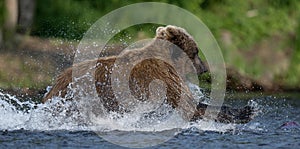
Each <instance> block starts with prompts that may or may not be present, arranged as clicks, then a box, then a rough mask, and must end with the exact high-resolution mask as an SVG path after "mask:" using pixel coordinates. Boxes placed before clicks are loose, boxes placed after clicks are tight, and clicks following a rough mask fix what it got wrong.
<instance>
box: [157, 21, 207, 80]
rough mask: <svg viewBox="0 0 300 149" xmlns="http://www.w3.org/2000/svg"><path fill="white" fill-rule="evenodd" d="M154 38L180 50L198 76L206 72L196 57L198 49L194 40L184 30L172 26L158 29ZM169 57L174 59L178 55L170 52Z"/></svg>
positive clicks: (178, 55)
mask: <svg viewBox="0 0 300 149" xmlns="http://www.w3.org/2000/svg"><path fill="white" fill-rule="evenodd" d="M155 38H157V39H162V40H168V41H169V42H171V43H173V44H175V45H177V46H178V47H179V48H180V49H182V50H183V52H185V54H186V55H187V56H188V57H189V58H190V60H191V61H192V62H193V64H194V67H195V69H196V71H197V74H198V75H200V74H202V73H205V72H207V67H206V66H205V64H204V63H203V62H202V61H201V59H200V58H199V56H198V52H199V49H198V47H197V44H196V42H195V40H194V39H193V37H192V36H191V35H190V34H188V33H187V31H186V30H185V29H183V28H180V27H177V26H173V25H168V26H166V27H158V28H157V29H156V36H155ZM171 56H172V57H173V58H176V57H180V54H179V53H175V52H172V51H171Z"/></svg>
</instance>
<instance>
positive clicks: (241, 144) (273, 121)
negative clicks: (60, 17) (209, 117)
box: [0, 91, 300, 149]
mask: <svg viewBox="0 0 300 149" xmlns="http://www.w3.org/2000/svg"><path fill="white" fill-rule="evenodd" d="M299 97H300V96H298V95H296V96H294V95H293V96H292V95H285V96H275V95H274V96H263V95H261V96H260V97H257V96H255V95H253V96H247V97H244V99H240V98H239V97H233V98H231V99H226V100H225V103H226V104H229V105H232V106H234V107H243V106H245V105H246V104H247V103H248V101H250V100H252V103H253V102H254V103H256V106H257V107H258V108H259V109H260V112H259V113H258V115H257V116H256V117H255V118H254V120H252V121H250V122H249V123H247V124H221V123H216V122H212V121H198V122H195V123H183V122H182V120H180V119H179V118H178V117H176V114H175V116H174V118H172V116H171V117H170V118H169V120H168V121H166V122H161V123H155V124H154V125H152V124H153V123H151V122H150V123H149V124H148V125H139V126H137V125H134V126H133V125H132V124H133V123H134V122H136V121H135V119H134V118H132V115H130V116H128V117H126V116H125V118H120V119H118V121H117V122H114V121H110V120H109V118H108V119H107V118H103V119H101V120H98V121H97V122H99V123H101V129H97V131H95V129H93V125H87V124H86V123H85V122H82V117H80V115H78V113H76V112H74V113H72V114H69V115H68V110H66V109H67V108H72V107H73V106H74V103H71V102H70V103H67V104H66V103H64V104H65V105H63V106H65V107H67V108H61V109H56V108H55V107H57V104H58V103H59V102H56V103H55V102H53V103H46V104H39V103H34V102H31V101H30V100H29V101H26V102H25V101H22V102H21V101H20V99H17V98H16V97H15V96H13V95H10V94H5V93H3V92H2V91H0V148H60V147H64V148H101V149H102V148H125V147H146V148H221V147H222V148H258V147H259V148H299V147H300V129H299V126H297V124H299V123H300V98H299ZM237 98H238V99H237ZM58 100H59V99H58ZM54 101H55V100H54ZM49 107H51V108H49ZM57 111H59V112H57ZM286 122H291V123H293V124H294V125H289V126H282V125H283V124H284V123H286ZM97 126H99V125H97Z"/></svg>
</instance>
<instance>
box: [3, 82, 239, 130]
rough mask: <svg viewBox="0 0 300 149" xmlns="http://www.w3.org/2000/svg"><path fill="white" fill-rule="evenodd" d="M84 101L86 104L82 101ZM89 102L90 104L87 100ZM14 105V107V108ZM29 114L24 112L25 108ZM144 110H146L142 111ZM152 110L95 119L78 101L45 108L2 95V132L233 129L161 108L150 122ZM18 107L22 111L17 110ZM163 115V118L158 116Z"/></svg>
mask: <svg viewBox="0 0 300 149" xmlns="http://www.w3.org/2000/svg"><path fill="white" fill-rule="evenodd" d="M189 86H190V87H191V90H192V92H193V93H194V96H197V97H198V99H199V100H200V99H201V98H203V97H204V95H203V94H202V92H201V89H200V88H199V87H198V86H197V85H193V84H190V85H189ZM83 101H85V100H83ZM86 101H89V100H86ZM12 103H14V104H12ZM25 106H26V107H27V108H29V110H21V109H22V108H24V107H25ZM143 106H144V107H143ZM145 106H151V105H147V104H145V103H143V104H142V105H141V106H138V107H139V108H136V109H134V110H132V111H131V112H129V113H126V114H123V115H119V114H117V113H102V114H100V115H95V114H93V113H92V112H91V108H92V106H90V104H87V103H85V104H82V103H81V104H79V103H78V102H75V101H66V100H65V99H62V98H58V97H55V98H53V99H51V100H49V101H48V102H46V103H45V104H36V103H33V102H28V101H27V102H21V101H20V100H19V99H17V98H16V97H14V96H12V95H9V94H4V93H2V92H1V91H0V115H1V117H0V130H17V129H21V128H22V129H25V130H40V131H47V130H97V131H99V130H100V131H113V130H120V131H146V132H148V131H165V130H172V129H187V128H190V127H196V128H198V129H199V130H211V131H220V132H223V131H226V130H228V129H233V127H234V125H231V124H218V123H215V122H208V121H198V122H196V123H190V122H186V121H184V120H183V119H182V118H181V117H180V115H179V114H178V113H177V112H176V111H175V110H172V108H170V107H168V106H166V107H161V108H158V110H157V111H156V113H158V114H153V115H152V117H150V118H146V119H145V118H144V117H145V113H144V111H145V109H147V107H145ZM17 107H21V108H20V109H17ZM159 114H160V115H159Z"/></svg>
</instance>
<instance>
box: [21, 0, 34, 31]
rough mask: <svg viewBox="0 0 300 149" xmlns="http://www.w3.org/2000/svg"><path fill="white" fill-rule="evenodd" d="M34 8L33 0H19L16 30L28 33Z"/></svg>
mask: <svg viewBox="0 0 300 149" xmlns="http://www.w3.org/2000/svg"><path fill="white" fill-rule="evenodd" d="M34 10H35V0H19V14H18V32H19V33H28V32H29V31H30V30H31V28H30V27H31V24H32V22H33V17H34Z"/></svg>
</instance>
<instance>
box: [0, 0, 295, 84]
mask: <svg viewBox="0 0 300 149" xmlns="http://www.w3.org/2000/svg"><path fill="white" fill-rule="evenodd" d="M3 2H4V0H0V9H1V10H3V9H4V7H3V4H4V3H3ZM36 2H37V4H36V13H35V18H34V23H33V26H32V29H31V35H33V36H40V37H44V38H49V37H50V38H61V39H66V40H77V41H79V40H80V39H81V38H82V37H83V35H84V32H85V31H87V29H88V28H89V27H90V26H91V25H92V24H93V23H94V22H95V21H96V20H97V19H99V18H100V17H101V16H103V15H105V14H107V13H109V12H110V11H113V10H115V9H117V8H119V7H122V6H126V5H129V4H132V3H137V2H146V1H144V0H109V1H107V0H97V1H95V0H36ZM159 2H165V3H169V4H174V5H177V6H179V7H182V8H184V9H186V10H188V11H190V12H192V13H193V14H195V15H196V16H198V17H199V18H200V19H201V20H202V21H203V22H204V23H205V24H206V25H207V26H208V28H209V29H210V30H211V31H212V33H213V34H214V36H215V37H216V39H217V40H218V43H219V44H220V46H221V49H222V52H223V55H224V58H225V61H226V63H227V65H228V66H232V67H234V68H236V69H237V70H238V71H239V72H241V73H244V74H247V75H249V76H251V77H253V78H257V79H259V78H262V76H263V74H264V73H265V71H266V69H268V68H266V67H268V66H265V65H264V62H263V60H261V59H257V60H256V61H253V62H251V67H249V62H247V61H246V60H245V59H246V58H245V56H241V55H232V53H247V52H250V53H251V51H253V50H255V47H256V45H257V44H258V43H260V42H261V41H264V40H269V39H270V38H272V37H276V36H279V37H280V38H281V40H280V41H279V42H280V43H279V44H278V43H277V44H278V45H279V46H278V47H275V48H273V49H272V50H274V52H275V51H282V52H283V53H288V52H289V53H291V54H290V55H292V56H291V57H289V58H290V63H289V65H288V67H289V68H287V70H285V71H282V72H280V73H276V75H275V77H274V78H272V79H273V80H274V81H275V82H279V83H280V84H283V85H285V86H288V87H291V88H292V87H298V88H300V77H299V76H300V37H299V35H300V26H299V20H300V1H299V0H186V1H183V0H161V1H159ZM3 19H4V18H3V16H0V26H1V24H3ZM156 26H157V25H153V24H147V25H144V26H136V27H131V28H129V29H128V30H126V31H123V32H122V33H120V35H119V36H127V35H126V34H129V35H130V36H132V37H133V38H131V40H135V38H138V37H137V35H136V34H137V32H143V33H144V34H145V35H146V36H153V32H154V31H155V27H156ZM224 32H229V33H230V34H231V37H232V39H231V40H232V41H231V42H232V44H231V45H229V46H228V45H226V44H224V43H223V42H222V34H223V33H224ZM269 44H270V45H272V41H271V42H269ZM287 49H292V50H291V51H286V50H287ZM252 54H253V53H252ZM252 56H253V55H252Z"/></svg>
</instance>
